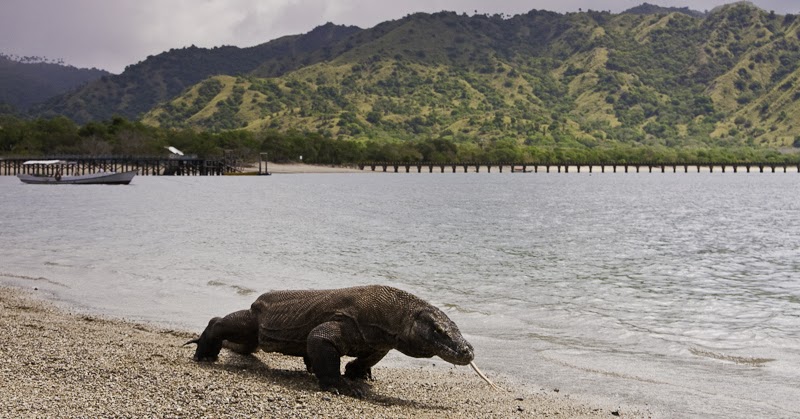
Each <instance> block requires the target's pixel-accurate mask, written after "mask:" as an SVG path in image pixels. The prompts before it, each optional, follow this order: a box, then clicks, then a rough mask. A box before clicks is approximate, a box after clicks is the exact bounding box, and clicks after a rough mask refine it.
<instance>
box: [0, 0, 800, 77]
mask: <svg viewBox="0 0 800 419" xmlns="http://www.w3.org/2000/svg"><path fill="white" fill-rule="evenodd" d="M643 2H645V0H505V1H496V0H495V1H491V0H406V1H389V2H384V1H379V0H117V1H109V0H3V4H2V9H1V10H0V52H3V53H6V54H16V55H37V56H46V57H48V58H52V59H55V58H63V59H64V60H65V61H66V62H67V63H68V64H71V65H75V66H77V67H98V68H104V69H107V70H109V71H112V72H121V71H122V69H123V68H124V67H125V66H126V65H129V64H134V63H136V62H138V61H141V60H143V59H145V58H146V57H147V56H148V55H153V54H158V53H160V52H163V51H166V50H169V49H171V48H182V47H185V46H189V45H193V44H194V45H197V46H202V47H213V46H220V45H236V46H242V47H244V46H252V45H257V44H260V43H263V42H266V41H269V40H271V39H275V38H278V37H280V36H284V35H290V34H298V33H304V32H308V31H309V30H311V29H313V28H314V27H316V26H318V25H321V24H324V23H326V22H333V23H337V24H347V25H356V26H360V27H363V28H367V27H371V26H374V25H376V24H378V23H380V22H382V21H385V20H393V19H399V18H402V17H403V16H405V15H407V14H410V13H414V12H420V11H421V12H438V11H442V10H452V11H456V12H459V13H462V12H465V13H468V14H472V13H473V12H474V11H475V10H477V11H478V13H490V14H494V13H507V14H518V13H525V12H527V11H529V10H531V9H545V10H553V11H557V12H570V11H578V9H579V8H581V9H583V10H587V9H593V10H611V11H613V12H620V11H622V10H625V9H627V8H630V7H633V6H636V5H638V4H641V3H643ZM724 2H725V1H723V0H695V1H692V2H688V1H686V0H675V1H673V0H649V3H655V4H659V5H662V6H675V7H683V6H686V5H688V4H689V3H691V6H690V7H691V8H693V9H696V10H709V9H712V8H714V7H715V6H718V5H720V4H723V3H724ZM755 4H756V5H758V6H759V7H761V8H763V9H766V10H775V11H776V12H777V13H781V14H784V13H800V4H798V2H797V1H796V0H756V1H755Z"/></svg>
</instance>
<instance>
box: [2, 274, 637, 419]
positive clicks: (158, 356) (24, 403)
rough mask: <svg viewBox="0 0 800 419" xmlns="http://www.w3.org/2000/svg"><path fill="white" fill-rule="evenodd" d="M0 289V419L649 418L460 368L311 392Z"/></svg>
mask: <svg viewBox="0 0 800 419" xmlns="http://www.w3.org/2000/svg"><path fill="white" fill-rule="evenodd" d="M36 292H37V291H28V290H24V291H23V290H19V289H16V288H8V287H3V286H0V331H1V332H0V339H1V341H2V344H0V359H2V366H1V367H0V382H2V383H3V385H2V386H0V417H9V418H10V417H111V416H113V417H143V416H144V417H223V416H224V417H281V418H283V417H299V418H302V417H332V418H350V417H371V418H411V417H414V418H441V417H465V418H478V417H482V418H509V417H563V418H595V417H597V418H600V417H605V418H609V417H650V416H651V414H650V412H641V411H634V410H628V409H620V408H619V407H615V406H593V405H591V404H590V403H587V402H581V401H578V400H577V399H575V398H571V397H570V396H569V395H568V394H565V392H560V391H557V390H556V389H541V390H538V391H532V390H531V391H523V390H519V389H518V388H517V389H515V388H514V385H513V384H511V383H509V382H508V381H506V380H503V379H502V378H501V377H493V378H494V381H495V382H496V383H497V384H498V385H500V386H502V387H504V388H506V389H511V390H510V391H508V392H497V391H492V390H490V389H489V387H488V386H487V385H486V384H485V383H484V382H482V381H481V380H480V379H479V378H478V377H476V376H475V375H474V374H473V373H472V371H470V370H469V369H468V368H455V367H452V366H450V365H449V364H447V363H445V362H444V361H441V360H439V359H431V360H430V363H426V364H425V366H415V367H409V368H398V367H384V366H382V365H381V364H378V366H376V367H375V368H374V370H373V371H374V373H375V376H376V381H374V382H371V383H369V384H368V385H367V386H368V390H367V396H366V397H365V398H364V399H355V398H351V397H347V396H340V395H336V394H332V393H329V392H323V391H320V390H319V388H318V386H317V383H316V379H315V378H314V377H313V376H312V375H310V374H308V373H307V372H306V371H305V368H304V365H303V362H302V360H301V359H299V358H295V357H286V356H282V355H277V354H267V353H263V352H258V353H256V354H255V355H253V356H247V357H244V356H240V355H236V354H232V353H230V352H228V351H226V350H223V353H222V354H221V356H220V360H219V361H218V362H217V363H215V364H197V363H195V362H193V361H192V360H191V355H192V354H193V349H192V347H188V346H187V347H184V346H182V344H183V343H184V342H186V341H187V340H189V339H191V338H194V337H195V336H196V335H195V334H194V333H192V332H187V331H177V330H166V329H162V328H159V327H156V326H152V325H147V324H136V323H132V322H128V321H125V320H119V319H108V318H102V317H98V316H94V315H87V314H81V313H70V312H65V311H63V310H60V309H58V308H56V307H55V306H54V305H53V304H51V303H48V302H47V301H45V300H43V299H41V298H38V297H39V296H37V295H36Z"/></svg>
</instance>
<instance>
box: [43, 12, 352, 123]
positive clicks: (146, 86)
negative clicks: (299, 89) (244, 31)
mask: <svg viewBox="0 0 800 419" xmlns="http://www.w3.org/2000/svg"><path fill="white" fill-rule="evenodd" d="M358 30H359V29H358V28H355V27H345V26H336V25H332V24H328V25H324V26H320V27H319V28H317V29H315V30H314V31H312V32H309V33H308V34H305V35H297V36H286V37H283V38H279V39H276V40H274V41H271V42H268V43H265V44H261V45H257V46H254V47H250V48H237V47H233V46H223V47H217V48H211V49H206V48H198V47H195V46H191V47H188V48H182V49H173V50H170V51H167V52H164V53H161V54H159V55H156V56H150V57H147V59H145V60H144V61H142V62H139V63H137V64H134V65H130V66H128V67H126V68H125V71H124V72H123V73H122V74H120V75H114V76H107V77H102V78H101V79H100V80H97V81H95V82H93V83H89V84H87V85H86V86H83V87H82V88H80V89H78V90H77V91H74V92H70V93H67V94H64V95H60V96H57V97H54V98H52V99H50V100H49V101H47V102H46V103H45V104H43V105H42V106H39V107H38V108H36V109H35V110H34V112H33V114H34V115H35V116H40V117H52V116H58V115H64V116H67V117H69V118H71V119H72V120H74V121H76V122H79V123H84V122H88V121H93V120H94V121H96V120H108V119H111V117H112V116H114V115H121V116H124V117H127V118H131V119H135V118H139V117H140V116H141V115H143V114H144V113H145V112H147V111H149V110H150V109H151V108H153V107H154V106H156V105H157V104H158V103H159V102H162V101H165V100H168V99H171V98H173V97H174V96H176V95H178V94H180V93H181V92H182V91H184V90H185V89H186V88H188V87H191V86H192V85H194V84H196V83H198V82H201V81H202V80H204V79H205V78H207V77H211V76H214V75H218V74H246V73H248V72H250V71H253V70H254V69H256V68H257V67H259V66H260V65H261V64H262V63H264V62H267V61H269V62H272V63H275V68H274V70H273V72H272V73H265V74H267V75H279V74H282V73H284V72H286V71H290V70H292V69H295V68H298V67H301V66H303V65H308V64H310V63H311V62H312V61H311V60H310V59H309V58H308V57H309V56H310V54H312V53H313V52H314V51H316V50H318V49H321V48H324V47H325V46H326V45H328V44H330V43H332V42H336V41H338V40H339V39H342V38H343V37H345V36H347V35H348V34H350V33H352V32H354V31H358Z"/></svg>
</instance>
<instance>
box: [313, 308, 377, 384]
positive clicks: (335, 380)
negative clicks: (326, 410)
mask: <svg viewBox="0 0 800 419" xmlns="http://www.w3.org/2000/svg"><path fill="white" fill-rule="evenodd" d="M360 336H361V334H360V332H359V331H358V328H357V327H356V326H355V325H353V324H351V323H350V322H348V321H335V320H334V321H329V322H326V323H322V324H320V325H319V326H317V327H315V328H314V329H312V330H311V333H309V335H308V339H307V341H306V353H307V355H306V358H307V362H306V364H307V365H308V367H309V370H310V371H312V372H313V373H314V375H315V376H316V377H317V380H319V385H320V388H322V389H323V390H328V391H334V390H335V391H337V392H340V393H341V392H346V393H350V394H352V395H354V396H356V397H363V396H364V391H363V390H362V389H361V388H359V387H357V386H353V385H351V384H350V383H348V382H346V381H345V380H344V379H342V376H341V374H340V371H341V357H342V356H345V355H355V356H357V358H356V359H355V360H353V361H350V362H349V363H348V364H347V366H346V367H345V376H346V377H347V378H350V379H371V378H372V370H371V367H372V366H373V365H375V364H377V363H378V361H380V360H381V359H382V358H383V357H384V356H386V354H387V353H388V352H389V350H388V349H386V350H383V349H380V350H375V349H368V348H367V345H366V344H365V342H364V341H363V339H361V338H360Z"/></svg>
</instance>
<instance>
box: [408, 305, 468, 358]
mask: <svg viewBox="0 0 800 419" xmlns="http://www.w3.org/2000/svg"><path fill="white" fill-rule="evenodd" d="M398 340H399V342H398V343H399V345H398V348H397V349H398V350H399V351H400V352H402V353H404V354H406V355H408V356H413V357H415V358H430V357H432V356H438V357H439V358H442V359H443V360H445V361H447V362H450V363H452V364H455V365H467V364H469V363H470V362H472V360H473V359H474V358H475V352H474V350H473V349H472V345H470V344H469V342H467V340H466V339H464V337H463V336H461V332H460V331H459V330H458V326H456V324H455V323H453V321H452V320H450V318H449V317H447V315H446V314H444V313H443V312H442V311H441V310H439V309H438V308H436V307H433V306H428V307H424V308H421V309H420V310H419V311H418V312H417V313H416V315H415V316H414V320H413V322H412V323H411V325H410V326H409V327H408V329H407V330H406V332H405V336H400V337H399V339H398Z"/></svg>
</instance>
